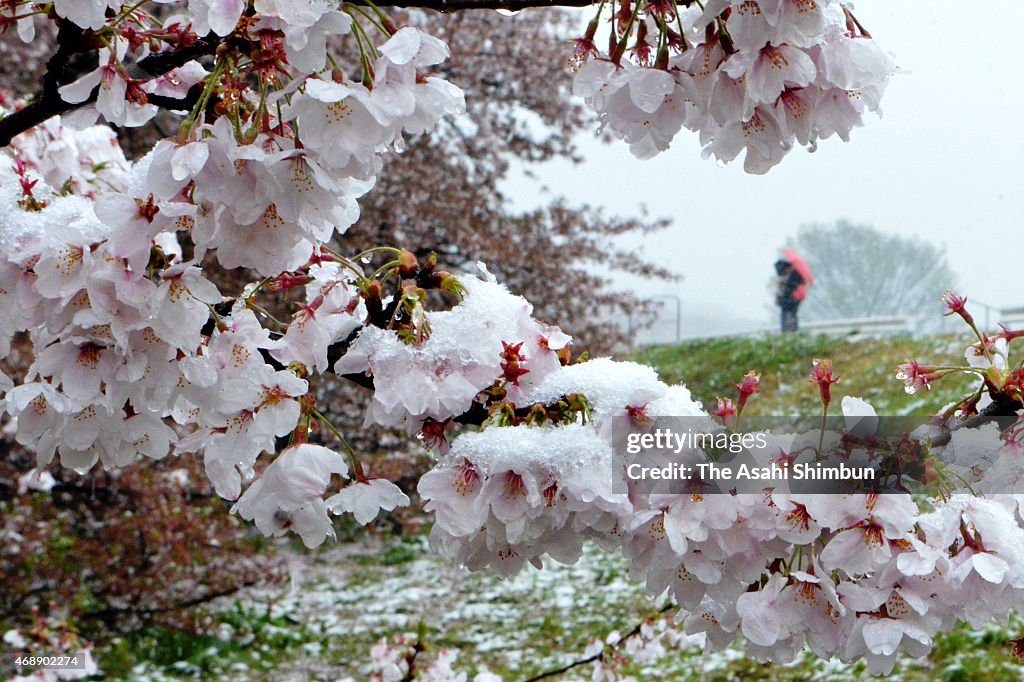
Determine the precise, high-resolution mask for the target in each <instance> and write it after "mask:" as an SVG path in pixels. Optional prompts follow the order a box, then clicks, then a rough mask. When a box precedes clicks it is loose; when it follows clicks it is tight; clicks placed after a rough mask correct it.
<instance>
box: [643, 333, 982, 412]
mask: <svg viewBox="0 0 1024 682" xmlns="http://www.w3.org/2000/svg"><path fill="white" fill-rule="evenodd" d="M968 343H969V338H968V337H967V336H959V337H957V336H952V335H947V336H933V337H919V338H915V337H911V336H893V337H887V338H882V339H864V340H860V341H854V340H844V339H841V338H835V337H828V336H807V335H804V334H792V335H786V336H780V335H771V336H769V335H759V336H750V337H740V338H721V339H710V340H706V341H690V342H688V343H685V344H682V345H680V346H656V347H652V348H648V349H645V350H642V351H639V352H637V353H635V354H634V356H633V357H634V359H636V360H638V361H639V362H644V363H647V364H650V365H652V366H654V367H655V368H657V369H658V371H659V372H660V373H661V375H662V378H664V379H665V381H667V382H669V383H678V382H683V383H685V384H686V385H687V386H689V387H690V390H691V391H692V392H693V394H694V397H695V398H696V399H698V400H701V401H703V402H704V404H705V406H713V405H714V399H715V397H716V396H722V397H735V394H736V390H735V389H734V388H733V386H732V384H733V382H736V381H739V380H740V378H741V377H742V376H743V375H744V374H745V373H746V372H747V371H749V370H752V369H753V370H757V371H758V372H760V373H761V395H760V396H757V397H755V398H754V399H752V400H751V402H750V404H749V405H748V410H749V413H750V414H761V415H765V414H796V413H799V412H801V411H802V412H805V413H806V412H810V413H812V414H813V413H815V412H816V411H817V410H818V409H819V404H818V402H817V401H818V395H817V394H818V389H817V387H816V386H815V385H813V384H811V383H810V382H809V381H808V377H809V375H810V371H811V361H812V360H813V359H814V358H830V359H831V360H832V364H833V370H834V372H835V374H837V375H839V376H840V377H841V379H840V382H839V383H838V384H837V385H836V386H834V387H833V389H832V395H833V398H834V399H838V398H841V397H842V396H844V395H851V396H856V397H859V398H864V399H865V400H867V401H868V402H869V403H871V404H872V405H874V406H875V409H876V410H877V411H878V413H879V414H883V415H903V414H929V413H934V412H937V411H938V410H940V409H941V408H942V407H943V406H944V405H946V404H948V403H949V402H951V401H952V400H954V399H955V398H958V397H959V396H961V395H962V394H963V393H964V392H966V391H967V390H968V386H969V383H968V382H965V381H958V380H956V379H950V378H947V379H943V380H942V381H939V382H937V383H936V384H935V386H934V387H933V389H932V390H931V391H927V392H921V393H919V394H916V395H913V396H908V395H907V394H906V392H905V391H904V390H903V384H902V383H901V382H899V381H897V380H896V379H895V378H894V376H893V374H894V371H895V368H896V365H898V364H900V363H901V362H905V361H906V360H907V358H910V357H914V358H915V359H917V360H918V361H920V362H922V363H925V362H930V363H935V364H959V363H960V361H961V360H962V358H963V355H962V354H963V351H964V348H965V347H966V346H967V344H968Z"/></svg>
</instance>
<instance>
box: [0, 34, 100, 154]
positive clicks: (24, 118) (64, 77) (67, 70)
mask: <svg viewBox="0 0 1024 682" xmlns="http://www.w3.org/2000/svg"><path fill="white" fill-rule="evenodd" d="M96 47H97V46H96V45H95V41H94V38H93V35H92V32H91V31H83V30H82V29H80V28H78V27H77V26H75V25H74V24H72V23H71V22H70V21H62V22H60V27H59V28H58V29H57V51H56V52H55V53H54V55H53V56H52V57H50V60H49V61H48V62H46V73H45V74H44V75H43V89H42V91H41V92H40V93H39V94H38V95H37V96H36V97H35V99H34V100H33V101H32V102H31V103H29V104H28V105H27V106H25V107H23V108H21V109H19V110H18V111H15V112H12V113H10V114H8V115H7V116H4V117H3V118H2V119H0V147H6V146H7V145H9V144H10V143H11V140H12V139H14V137H15V136H17V135H19V134H21V133H23V132H25V131H26V130H29V129H31V128H34V127H35V126H37V125H39V124H40V123H42V122H44V121H46V120H47V119H49V118H51V117H53V116H56V115H57V114H62V113H64V112H66V111H70V110H72V109H75V108H77V107H79V106H81V105H80V104H68V103H67V102H65V101H64V100H63V99H61V97H60V93H58V92H57V89H58V88H60V86H62V85H64V84H66V83H70V82H71V81H73V80H75V78H77V77H78V75H79V72H80V71H82V70H83V67H84V68H89V65H88V64H87V63H83V62H90V61H91V62H92V65H93V66H94V65H95V60H91V59H86V60H83V59H79V57H84V56H86V55H85V53H87V52H89V51H91V50H93V49H94V48H96ZM83 104H84V102H83Z"/></svg>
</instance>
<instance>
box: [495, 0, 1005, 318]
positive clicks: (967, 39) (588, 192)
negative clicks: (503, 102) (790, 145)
mask: <svg viewBox="0 0 1024 682" xmlns="http://www.w3.org/2000/svg"><path fill="white" fill-rule="evenodd" d="M967 9H968V7H967V6H966V5H965V4H964V3H962V2H960V3H953V2H949V1H948V0H940V1H935V2H924V1H923V0H914V1H909V0H900V1H898V2H895V1H893V0H888V1H885V0H859V1H858V2H857V3H856V13H857V16H858V18H859V19H860V20H861V22H862V23H863V24H864V25H865V27H866V28H867V29H868V30H869V31H870V32H871V34H872V35H873V37H874V38H875V39H876V40H878V41H879V43H880V44H881V45H882V46H883V48H885V49H887V50H888V51H889V52H891V53H892V54H893V55H894V57H895V59H896V61H897V63H898V64H899V65H900V67H901V68H902V69H904V71H905V73H903V74H900V75H897V76H894V77H893V78H892V79H891V81H890V84H889V88H888V90H887V92H886V94H885V97H884V98H883V100H882V110H883V112H884V116H883V117H882V118H881V119H879V118H878V117H877V116H875V115H873V114H868V115H867V117H866V119H865V126H864V127H862V128H858V129H856V130H854V132H853V134H852V139H851V141H850V142H849V143H843V142H842V141H841V140H839V139H838V138H831V139H829V140H825V141H823V142H821V143H820V144H819V146H818V150H817V152H815V153H813V154H811V153H808V152H806V151H805V150H803V149H800V148H796V149H794V150H793V151H792V152H791V153H790V154H789V155H788V156H787V157H786V158H785V159H784V160H783V161H782V163H781V164H780V165H779V166H777V167H775V168H774V169H772V170H771V171H769V173H768V174H767V175H765V176H751V175H747V174H745V173H744V172H743V168H742V155H741V156H740V158H739V159H737V160H736V161H735V162H733V163H732V164H730V165H729V166H727V167H725V168H720V167H718V166H716V165H715V163H714V162H712V161H704V160H702V159H701V158H700V145H699V143H698V141H697V137H696V135H694V134H692V133H689V132H688V131H685V130H684V131H681V132H680V134H679V135H678V136H677V137H676V139H675V140H674V141H673V143H672V147H671V148H670V149H669V150H668V151H667V152H664V153H662V154H661V155H660V156H658V157H656V158H655V159H652V160H649V161H637V160H636V159H634V158H633V157H632V156H631V155H630V153H629V150H628V148H627V146H626V145H625V144H623V143H621V142H615V143H613V144H611V145H604V144H601V143H599V142H597V141H595V140H594V139H593V137H591V136H590V135H585V136H583V137H582V138H581V139H580V141H579V144H580V150H581V152H582V153H583V156H584V157H585V159H586V160H585V162H584V163H583V164H580V165H578V166H572V164H570V163H568V162H562V161H558V162H554V163H550V164H545V165H542V166H539V167H534V168H533V170H534V172H535V173H536V174H537V175H538V177H539V182H540V183H541V184H542V185H543V186H545V187H546V189H547V192H548V195H547V197H546V198H547V199H550V197H551V196H552V195H562V196H565V197H567V198H568V199H569V200H570V202H572V203H577V204H584V203H586V204H590V205H591V206H595V207H603V208H605V209H606V210H607V211H608V212H609V213H612V214H618V215H623V216H628V215H636V214H638V212H639V209H640V206H641V205H645V206H646V207H647V209H648V211H649V212H650V214H651V215H652V216H655V217H661V216H667V217H671V218H672V219H673V223H674V224H673V226H672V227H671V228H669V229H668V230H667V231H665V232H663V233H661V234H657V235H652V236H648V237H646V238H643V240H642V242H640V243H638V244H637V247H638V248H639V250H640V251H641V252H642V253H643V254H645V255H646V256H647V257H648V258H649V259H650V260H652V261H654V262H656V263H659V264H662V265H666V266H669V267H670V268H672V269H673V270H675V271H677V272H679V273H680V274H682V275H683V276H684V277H685V280H684V281H683V282H682V283H680V284H678V285H671V284H664V283H658V282H655V283H653V284H652V283H645V282H643V281H638V280H635V279H628V280H627V279H621V281H622V283H623V284H624V285H626V286H629V287H631V288H635V289H636V290H638V291H640V292H641V293H642V295H644V296H653V295H659V294H673V295H677V296H679V297H681V298H682V300H683V305H684V315H683V320H684V329H683V336H697V335H703V334H705V333H708V334H710V333H721V332H724V331H730V330H739V329H749V328H752V327H755V326H763V325H771V324H774V323H775V318H774V313H773V312H771V310H770V306H771V296H770V293H769V291H768V289H767V288H766V282H767V281H768V279H769V277H770V276H771V272H772V263H773V261H774V260H775V259H776V257H777V255H778V250H779V248H780V247H781V245H782V244H783V242H784V241H785V239H786V237H788V236H791V235H795V233H796V230H797V228H798V227H799V226H800V225H801V224H804V223H810V222H833V221H835V220H837V219H841V218H845V219H847V220H850V221H852V222H859V223H867V224H870V225H873V226H874V227H876V228H878V229H880V230H882V231H885V232H891V233H895V234H900V235H913V236H917V237H920V238H923V239H927V240H929V241H931V242H934V243H938V244H942V245H945V247H946V250H947V255H948V259H949V262H950V264H951V266H952V268H953V270H954V271H955V272H956V273H957V275H958V277H959V284H960V287H959V289H960V291H961V292H962V293H966V294H967V295H968V297H969V298H970V299H971V300H975V301H980V302H984V303H986V304H989V305H991V306H994V307H996V308H1005V307H1013V306H1022V305H1024V287H1022V286H1021V283H1020V278H1021V273H1022V271H1024V262H1022V259H1024V233H1022V230H1021V222H1022V218H1021V216H1022V214H1024V182H1022V181H1024V171H1022V165H1021V164H1022V162H1021V159H1020V156H1021V154H1022V152H1024V123H1022V120H1024V119H1022V118H1021V103H1022V101H1024V95H1022V93H1021V85H1022V76H1021V71H1020V68H1021V66H1022V65H1024V41H1021V40H1019V34H1018V33H1017V32H1018V31H1019V27H1020V26H1022V25H1024V4H1022V3H1015V2H1006V1H1003V2H988V3H985V4H984V11H978V12H969V11H967ZM536 187H537V181H531V180H527V179H521V178H520V179H515V180H513V181H512V182H510V185H509V190H510V192H512V193H513V194H514V195H517V196H518V197H521V198H520V199H518V200H517V203H518V204H519V205H521V206H522V207H524V208H526V207H529V206H531V205H532V203H531V201H537V199H531V194H533V192H535V191H536ZM534 196H535V195H534ZM522 197H526V198H522ZM540 200H545V199H544V198H541V199H540ZM938 293H941V292H936V295H938Z"/></svg>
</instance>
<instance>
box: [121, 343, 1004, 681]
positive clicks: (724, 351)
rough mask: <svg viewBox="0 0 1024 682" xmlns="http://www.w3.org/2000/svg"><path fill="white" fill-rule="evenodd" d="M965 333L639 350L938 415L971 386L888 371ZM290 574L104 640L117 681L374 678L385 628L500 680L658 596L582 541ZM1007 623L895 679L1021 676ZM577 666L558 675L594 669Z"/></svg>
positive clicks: (625, 618)
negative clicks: (474, 559) (521, 556)
mask: <svg viewBox="0 0 1024 682" xmlns="http://www.w3.org/2000/svg"><path fill="white" fill-rule="evenodd" d="M968 342H969V340H968V339H967V338H966V337H952V336H944V337H922V338H912V337H893V338H887V339H869V340H862V341H858V342H855V343H854V342H850V341H843V340H837V339H834V338H829V337H810V336H803V335H796V336H788V337H780V336H766V337H754V338H738V339H718V340H713V341H706V342H700V343H689V344H685V345H683V346H678V347H663V348H655V349H649V350H646V351H644V352H642V353H639V354H638V358H637V359H640V360H642V361H645V362H649V363H651V364H653V365H655V366H656V367H657V368H658V369H659V370H660V371H661V372H662V374H663V376H664V377H665V378H666V379H667V380H668V381H671V382H675V381H680V380H685V381H686V383H687V384H688V385H689V386H690V387H691V389H692V390H693V391H694V393H695V395H696V397H698V398H699V399H702V400H704V401H706V402H710V401H711V400H712V399H713V398H714V397H715V395H723V396H727V395H731V394H732V392H733V389H732V385H731V382H733V381H737V380H739V378H740V377H741V376H742V375H743V374H744V373H745V372H747V371H748V370H750V369H757V370H759V371H761V372H762V373H763V374H762V391H763V392H762V395H760V396H757V397H756V398H755V399H754V400H753V401H752V402H751V403H750V406H749V408H748V409H749V410H750V412H751V413H754V414H798V413H807V412H808V410H814V409H816V405H817V403H816V391H817V389H816V387H815V386H813V385H812V384H810V383H809V382H808V381H807V376H808V374H809V372H810V366H811V360H812V359H813V358H815V357H829V358H831V359H832V360H833V362H834V366H835V370H836V373H837V374H839V375H840V376H842V381H841V382H840V384H838V386H836V387H834V388H833V395H834V396H842V395H854V396H862V397H864V398H865V399H867V400H868V401H869V402H871V403H872V404H874V405H875V407H876V408H877V409H878V412H879V413H880V414H912V413H927V412H929V411H935V410H937V409H938V408H940V407H942V406H943V405H944V404H946V403H948V402H949V401H950V400H952V399H953V398H955V397H957V396H958V395H959V394H960V392H961V391H963V390H964V389H965V388H966V385H965V384H964V383H963V382H959V383H952V382H949V381H946V380H944V381H943V382H939V383H938V384H937V385H936V387H935V388H934V389H933V390H932V391H931V392H928V393H925V394H921V395H916V396H908V395H906V393H905V392H904V391H903V387H902V384H901V383H900V382H898V381H896V380H895V379H893V378H892V373H893V368H894V367H895V365H896V364H898V363H900V362H902V361H904V360H905V359H906V358H907V357H911V356H913V357H915V358H917V359H919V360H920V361H922V362H926V361H927V362H936V363H941V364H947V363H949V364H952V363H954V362H956V361H957V359H958V358H960V357H962V355H961V354H962V352H963V348H964V346H965V345H966V344H967V343H968ZM283 547H285V548H286V549H284V554H285V555H286V556H288V557H289V561H290V565H291V567H292V574H293V581H292V585H291V587H290V588H287V589H283V590H281V591H278V592H264V593H258V592H253V593H250V594H248V595H246V597H245V598H244V599H243V600H241V601H236V602H226V603H225V604H223V605H222V609H221V610H220V611H218V612H217V613H214V614H212V616H211V617H212V618H213V619H214V621H215V624H214V625H212V626H209V627H208V628H207V629H208V630H209V631H211V632H214V633H216V634H215V635H211V636H208V637H202V638H193V639H188V638H181V637H180V636H178V635H174V634H172V633H169V632H166V631H158V630H152V631H147V632H146V633H140V634H139V635H138V636H137V637H136V638H134V639H132V640H131V641H126V642H124V643H122V645H120V649H118V648H117V647H113V648H112V649H111V650H110V652H108V655H113V654H116V653H118V652H120V655H121V656H122V657H123V659H124V660H126V661H127V660H134V661H146V662H144V663H140V664H137V665H135V667H134V669H132V670H131V671H130V672H128V673H127V674H125V675H124V677H125V679H132V680H140V681H142V682H145V681H147V680H152V681H154V682H156V681H160V680H182V679H214V678H216V679H223V680H238V681H245V682H249V681H254V680H274V681H275V682H276V681H278V680H280V681H283V682H292V681H294V682H299V681H306V680H354V681H358V682H362V680H366V679H368V676H369V668H368V665H369V663H370V656H369V649H370V647H371V646H372V645H373V644H374V643H375V642H376V641H378V640H379V639H380V638H381V637H385V636H387V637H392V636H395V635H399V634H403V633H405V634H407V635H408V636H409V637H412V638H415V637H417V636H420V635H422V636H423V637H424V641H425V642H426V645H427V652H426V655H427V656H428V657H429V656H431V655H433V653H435V652H436V651H437V650H438V649H439V648H442V647H447V648H450V649H454V650H456V651H457V652H458V654H459V659H458V661H459V663H458V665H457V667H459V668H460V669H462V670H466V671H467V672H469V673H471V675H470V679H472V673H474V672H479V671H481V670H483V669H489V670H491V671H493V672H496V673H499V674H502V675H503V676H504V677H505V679H506V680H524V679H527V678H528V677H530V676H531V675H534V674H537V673H538V672H541V671H544V670H550V669H554V668H558V667H560V666H562V665H565V664H567V663H569V662H571V661H573V660H577V659H579V658H581V657H583V652H584V650H585V649H586V647H587V645H588V643H589V642H590V641H591V640H592V639H593V638H595V637H596V638H601V639H605V638H606V637H608V635H609V634H610V633H613V632H620V633H622V632H626V631H629V630H630V629H631V628H633V627H634V626H635V625H636V624H637V623H639V622H640V621H641V620H643V619H644V618H645V617H648V616H652V615H653V614H655V613H656V612H657V611H658V609H659V607H660V606H661V605H662V604H661V603H658V602H655V601H652V600H650V599H648V598H646V597H645V596H643V594H642V589H641V587H640V586H639V585H637V584H635V583H633V582H632V581H630V580H629V579H628V578H627V576H626V571H625V565H624V562H623V561H622V560H621V558H620V557H619V556H618V555H617V554H607V553H604V552H602V551H600V550H599V549H597V548H596V547H593V546H590V547H587V549H586V551H585V553H584V555H583V558H582V559H581V560H580V561H579V562H578V563H577V564H575V565H573V566H561V565H557V564H554V563H550V565H547V566H546V567H545V569H544V570H542V571H538V570H535V569H533V568H530V567H527V569H526V570H525V571H524V572H523V573H521V574H520V575H519V576H517V577H515V578H514V579H512V580H508V581H503V580H501V579H499V578H497V577H496V576H494V575H492V574H489V573H481V574H471V573H468V572H466V571H464V570H461V569H458V568H456V567H453V566H451V565H450V564H448V563H447V562H446V561H445V560H444V559H443V558H442V557H439V556H436V555H434V554H432V553H431V552H430V551H429V549H428V547H427V546H426V540H425V538H423V537H422V536H412V537H405V538H396V537H382V536H379V535H374V536H370V535H362V536H359V537H357V538H356V539H354V540H351V541H348V542H344V543H340V544H338V545H335V546H333V547H328V548H327V549H324V550H321V551H319V552H307V551H305V550H302V549H301V548H299V547H296V546H293V545H283ZM1022 625H1024V623H1022V622H1021V621H1020V620H1019V619H1015V620H1014V621H1013V622H1011V623H1010V626H1009V627H1008V628H1003V627H998V626H995V625H993V626H991V627H986V628H983V629H981V630H977V631H975V630H971V629H970V628H968V627H965V626H961V627H959V628H958V629H956V630H955V631H954V632H952V633H950V634H947V635H944V636H942V637H940V638H939V639H938V641H937V642H936V647H935V650H934V652H933V653H932V655H931V656H930V657H928V658H926V659H923V660H921V661H914V660H911V659H906V660H903V661H901V662H900V663H899V664H898V665H897V668H896V670H895V671H894V673H893V675H892V676H891V679H899V680H905V681H907V682H925V681H929V682H930V681H932V680H942V681H945V682H968V681H973V680H979V681H985V682H988V681H990V680H991V681H994V682H1010V681H1012V680H1021V679H1024V667H1021V666H1020V665H1018V664H1017V663H1016V662H1015V661H1014V660H1013V659H1012V658H1011V657H1010V655H1009V651H1008V647H1007V641H1008V640H1009V639H1010V638H1012V637H1017V636H1018V635H1019V634H1022V633H1021V630H1022V629H1024V628H1022ZM622 672H624V673H630V674H632V675H634V677H635V679H637V680H641V681H642V680H681V681H692V682H698V681H699V682H712V681H714V682H725V681H727V680H729V681H731V680H764V681H768V680H794V681H795V680H815V681H822V682H826V681H836V682H838V681H841V680H842V681H845V680H869V679H874V678H872V677H871V676H870V675H869V674H868V673H867V672H866V670H865V667H864V666H863V665H861V664H852V665H846V664H842V663H839V662H838V661H821V660H818V659H817V658H816V657H814V656H813V655H812V654H810V653H806V654H805V655H803V656H801V657H798V659H797V660H796V661H795V662H794V663H792V664H789V665H785V666H781V665H774V664H760V663H758V662H756V661H753V660H751V659H749V658H747V657H746V656H745V655H744V654H743V652H742V649H741V648H740V647H736V648H731V649H728V650H726V651H722V652H717V653H709V654H704V653H703V652H700V651H697V650H694V649H691V648H685V649H671V650H669V651H667V652H666V653H665V654H664V655H661V656H659V657H656V658H655V659H653V660H647V661H643V662H634V663H631V664H627V665H626V666H625V667H624V668H623V671H622ZM590 674H591V669H590V668H589V667H586V666H585V667H580V668H577V669H575V670H574V671H572V672H570V673H569V674H566V675H564V676H562V677H560V678H556V679H559V680H589V679H590Z"/></svg>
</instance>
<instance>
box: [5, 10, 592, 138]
mask: <svg viewBox="0 0 1024 682" xmlns="http://www.w3.org/2000/svg"><path fill="white" fill-rule="evenodd" d="M356 4H362V3H360V2H359V0H356ZM376 4H377V6H379V7H417V8H422V9H432V10H435V11H437V12H443V13H446V12H457V11H463V10H474V9H476V10H499V9H501V10H508V11H511V12H517V11H519V10H522V9H528V8H532V7H587V6H589V5H593V4H595V2H594V0H383V1H382V2H378V3H376ZM226 40H227V38H226V37H221V36H218V35H215V34H213V33H211V34H209V35H207V36H205V37H203V38H201V39H200V40H198V41H196V42H195V43H193V44H192V45H189V46H187V47H179V48H178V49H175V50H170V51H168V52H160V53H157V54H152V55H150V56H148V57H146V58H145V59H142V60H141V61H139V62H138V63H137V64H135V65H134V67H135V68H136V69H137V70H140V71H142V72H144V73H146V74H147V75H149V76H150V77H153V78H157V77H159V76H162V75H164V74H166V73H167V72H168V71H172V70H173V69H176V68H178V67H179V66H182V65H183V64H185V63H187V62H189V61H192V60H193V59H198V58H200V57H204V56H208V55H212V54H214V53H215V52H216V51H217V48H218V47H220V45H221V44H223V43H225V42H226ZM99 47H101V45H100V44H99V42H98V41H97V39H96V36H95V34H94V33H93V32H92V31H89V30H83V29H81V28H79V27H78V26H75V25H74V24H73V23H71V22H70V21H60V24H59V28H58V31H57V52H56V53H55V54H54V55H53V57H51V58H50V60H49V61H48V62H47V63H46V73H45V75H44V76H43V88H42V91H41V92H39V93H38V94H37V95H36V97H35V98H34V99H33V100H32V102H30V103H29V104H28V105H26V106H25V107H23V108H21V109H19V110H18V111H15V112H12V113H10V114H8V115H7V116H4V117H3V118H0V147H6V146H7V145H9V144H10V143H11V140H13V139H14V138H15V137H16V136H18V135H20V134H21V133H24V132H26V131H28V130H31V129H32V128H34V127H36V126H37V125H39V124H41V123H43V122H45V121H47V120H48V119H50V118H52V117H54V116H57V115H59V114H64V113H67V112H69V111H74V110H75V109H78V108H80V107H83V106H85V105H87V104H92V103H93V102H95V101H96V95H97V92H96V91H93V93H92V94H91V95H90V96H89V98H88V99H86V100H85V101H84V102H79V103H76V104H71V103H69V102H65V101H64V100H63V99H62V98H61V96H60V93H59V92H58V91H57V90H58V88H60V86H62V85H66V84H68V83H71V82H73V81H74V80H76V79H77V78H79V77H80V76H81V75H83V74H84V73H85V72H86V71H87V70H88V69H91V68H95V66H96V62H95V50H96V49H98V48H99ZM79 57H84V59H79ZM149 101H150V102H152V103H153V104H156V105H157V106H159V107H161V108H165V109H172V110H173V109H181V108H185V107H186V106H187V103H185V102H178V101H176V100H170V99H169V98H163V97H156V96H153V97H150V98H149Z"/></svg>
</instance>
